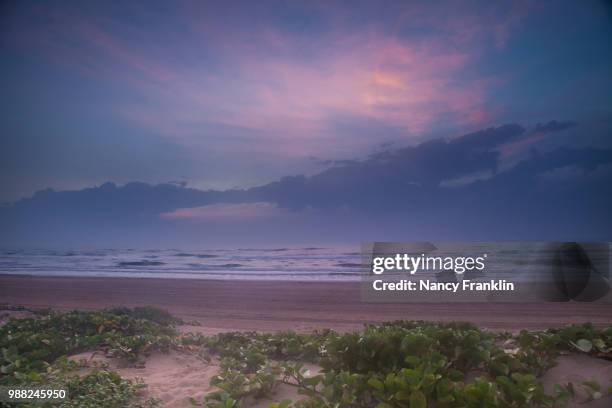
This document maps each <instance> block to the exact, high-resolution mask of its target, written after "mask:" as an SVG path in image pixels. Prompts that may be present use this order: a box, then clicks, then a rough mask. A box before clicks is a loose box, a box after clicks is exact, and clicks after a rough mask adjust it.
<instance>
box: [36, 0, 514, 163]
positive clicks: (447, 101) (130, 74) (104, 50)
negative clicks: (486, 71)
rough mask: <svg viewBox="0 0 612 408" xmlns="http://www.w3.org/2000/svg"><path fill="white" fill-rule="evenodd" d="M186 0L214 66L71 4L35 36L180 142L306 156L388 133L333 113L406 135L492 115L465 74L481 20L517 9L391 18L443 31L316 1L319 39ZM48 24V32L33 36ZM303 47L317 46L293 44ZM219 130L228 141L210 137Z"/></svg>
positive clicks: (508, 23) (501, 26) (504, 23)
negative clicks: (384, 24)
mask: <svg viewBox="0 0 612 408" xmlns="http://www.w3.org/2000/svg"><path fill="white" fill-rule="evenodd" d="M187 7H188V9H187V10H185V12H184V16H183V18H184V19H185V23H186V25H187V26H188V27H189V28H190V29H191V30H192V33H193V38H191V39H190V40H191V42H190V44H191V45H192V47H193V49H196V50H199V49H200V48H201V49H205V50H206V52H207V53H208V54H209V55H210V57H209V58H212V61H214V64H212V66H216V67H221V69H219V68H212V66H211V65H209V64H208V62H207V60H197V59H195V60H192V59H189V60H187V59H185V60H181V59H176V58H174V56H175V54H174V53H172V52H169V51H173V50H172V49H171V48H169V47H168V44H163V43H161V44H160V43H157V42H153V41H149V42H147V41H143V40H142V39H146V38H147V33H146V32H139V31H138V30H137V29H131V30H130V31H128V33H129V34H131V35H133V36H136V37H137V38H139V41H136V42H134V41H130V39H129V36H126V33H125V30H121V28H125V27H121V26H119V27H118V26H117V25H116V24H113V22H109V21H107V20H102V19H97V18H96V17H95V16H87V17H85V16H80V15H77V14H75V13H74V12H67V11H64V12H63V13H58V17H57V19H56V24H52V25H50V26H47V27H44V26H43V27H40V28H38V29H37V30H38V31H37V33H38V34H37V35H36V36H35V37H36V38H38V39H39V41H43V43H40V44H38V46H39V47H40V48H42V49H44V50H45V51H44V52H45V53H47V54H48V55H49V54H50V55H52V58H53V59H54V60H56V61H61V63H62V64H63V65H64V66H66V67H70V68H71V69H76V70H79V71H80V72H82V73H85V74H86V75H89V76H93V77H94V78H95V79H97V80H99V81H101V82H102V83H106V84H109V86H112V87H116V88H118V89H121V90H122V92H123V93H125V91H126V90H128V91H130V92H131V94H132V95H133V97H132V98H123V99H118V100H117V101H115V103H114V110H115V112H116V113H117V114H118V115H120V117H121V118H123V119H125V120H127V121H129V122H130V123H133V124H135V125H137V126H139V127H142V128H144V129H146V130H147V131H151V132H155V133H156V134H161V135H164V136H166V137H168V138H172V139H173V140H175V141H177V142H179V143H181V144H184V145H187V146H199V145H202V144H206V140H207V139H210V140H213V142H211V143H210V148H211V149H230V150H231V149H236V148H238V149H246V150H248V151H255V152H256V151H259V150H261V151H267V152H269V153H270V154H277V155H284V156H287V157H306V156H310V155H321V154H324V153H325V154H326V155H338V154H340V153H341V152H343V151H344V152H345V151H346V149H347V147H352V148H356V149H362V150H365V148H366V147H367V146H368V145H370V146H371V145H375V144H377V143H378V142H379V140H378V137H381V136H383V137H384V135H376V134H373V135H371V136H370V137H369V138H362V139H357V138H354V137H350V136H349V137H348V138H346V139H345V140H342V137H339V136H338V135H337V134H335V132H336V130H335V129H334V128H333V126H332V124H330V118H331V117H333V116H334V115H347V116H354V117H359V118H364V119H370V120H373V121H378V122H380V123H384V124H385V125H387V126H390V127H394V128H398V129H402V130H404V131H405V133H406V135H407V137H410V136H408V135H412V136H413V137H418V136H420V135H421V134H423V133H425V132H427V131H428V130H429V129H431V128H432V127H433V126H436V125H437V124H438V122H439V121H440V118H446V119H445V120H452V121H454V122H455V123H456V124H457V125H459V126H467V127H469V126H477V125H482V124H485V123H486V122H488V121H492V120H493V119H494V117H495V112H494V111H492V110H491V109H489V108H487V107H486V106H485V105H486V94H487V91H488V88H489V87H490V86H491V83H492V81H491V80H490V79H488V78H478V79H467V78H468V76H466V75H465V73H466V71H467V70H469V68H470V64H472V63H473V60H474V57H475V56H476V55H475V54H477V52H478V49H479V45H478V41H479V40H478V38H480V36H482V34H483V31H486V32H488V33H489V36H490V37H492V38H496V37H499V38H502V37H503V41H505V38H507V35H508V33H509V32H510V28H511V27H512V26H513V25H514V24H515V21H516V20H517V19H518V17H512V18H510V17H508V18H507V19H501V20H500V19H498V18H497V19H496V18H491V21H492V22H491V24H488V23H486V24H481V25H478V24H474V20H475V19H477V21H481V22H482V21H485V22H486V21H487V20H486V19H485V20H483V19H482V18H477V17H478V16H473V15H469V14H465V13H463V12H462V11H461V10H460V8H459V9H457V10H451V11H450V12H449V11H446V10H440V11H441V12H432V9H431V7H434V9H435V6H427V7H425V6H418V5H417V6H414V5H413V6H410V7H406V11H405V13H404V14H403V15H400V16H398V19H397V23H396V26H397V28H398V29H399V28H400V27H401V26H403V25H406V24H408V25H409V24H414V21H420V22H422V23H423V24H427V25H431V26H432V27H436V28H437V29H439V30H440V32H441V33H442V34H441V35H439V36H437V37H436V36H434V37H432V38H428V39H427V40H416V39H406V38H403V37H401V36H399V35H396V34H395V33H394V32H393V31H389V30H385V29H381V28H380V27H378V28H377V27H375V26H373V25H367V26H365V27H364V28H363V30H359V31H355V30H350V29H347V28H346V27H345V26H344V25H343V24H342V19H341V18H338V13H339V12H338V10H336V9H333V7H332V6H325V5H317V6H316V7H323V8H325V7H329V8H330V13H331V14H332V15H336V17H337V20H338V23H337V26H335V28H334V29H333V30H332V32H331V33H329V34H328V35H327V36H326V37H323V38H321V39H319V41H318V46H317V47H318V48H314V47H313V46H312V45H311V44H308V42H305V41H304V39H303V38H301V37H299V36H297V35H292V34H290V33H287V32H284V31H282V30H281V29H279V28H278V27H271V26H268V25H266V24H262V23H257V22H256V23H253V28H252V29H251V30H249V31H244V32H242V31H240V30H229V29H228V28H227V27H226V26H225V25H223V24H221V23H219V21H217V19H215V18H213V17H212V16H210V15H208V14H206V13H202V10H199V9H198V7H199V6H198V5H197V4H196V5H188V6H187ZM190 7H195V9H192V8H190ZM313 7H315V6H313ZM434 11H435V10H434ZM442 11H444V12H442ZM519 11H520V10H519ZM433 16H435V18H433ZM512 16H520V13H519V12H518V11H517V12H516V13H513V14H512ZM480 17H481V16H480ZM494 23H495V24H494ZM118 32H120V33H122V35H119V34H118ZM45 33H51V34H52V36H51V38H52V39H51V40H40V39H41V38H47V37H48V36H45V35H44V34H45ZM500 33H501V34H500ZM75 39H76V40H75ZM500 41H502V40H500ZM143 44H144V45H143ZM137 45H138V46H137ZM302 48H304V49H305V51H307V52H308V53H310V54H312V58H306V57H302V56H300V53H299V52H298V51H299V50H300V49H302ZM211 123H215V124H218V125H220V126H226V127H228V128H229V127H231V128H236V129H242V130H244V132H242V133H241V137H240V138H239V139H238V138H237V139H236V140H237V141H236V144H234V142H233V141H232V140H231V139H228V138H227V137H226V136H225V135H219V134H218V133H216V131H215V130H214V129H213V130H211V128H210V124H211ZM345 136H346V135H345ZM220 138H222V139H223V140H224V144H223V146H222V145H221V144H218V143H216V142H214V140H219V139H220ZM330 150H331V151H330Z"/></svg>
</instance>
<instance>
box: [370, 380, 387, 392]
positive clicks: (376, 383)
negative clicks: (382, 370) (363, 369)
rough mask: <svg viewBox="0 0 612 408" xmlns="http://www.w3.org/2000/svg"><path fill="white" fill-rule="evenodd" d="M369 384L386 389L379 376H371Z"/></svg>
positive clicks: (379, 389)
mask: <svg viewBox="0 0 612 408" xmlns="http://www.w3.org/2000/svg"><path fill="white" fill-rule="evenodd" d="M368 385H369V386H370V387H372V388H374V389H376V390H378V391H382V390H384V389H385V385H384V384H383V382H382V381H380V380H379V379H378V378H370V379H369V380H368Z"/></svg>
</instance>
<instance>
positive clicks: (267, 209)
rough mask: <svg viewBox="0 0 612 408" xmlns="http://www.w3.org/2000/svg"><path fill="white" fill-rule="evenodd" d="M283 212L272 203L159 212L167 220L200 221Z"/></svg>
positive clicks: (236, 219) (270, 215)
mask: <svg viewBox="0 0 612 408" xmlns="http://www.w3.org/2000/svg"><path fill="white" fill-rule="evenodd" d="M284 214H285V211H284V210H282V209H280V208H278V207H277V206H276V205H275V204H273V203H267V202H258V203H240V204H227V203H221V204H211V205H205V206H202V207H192V208H178V209H176V210H174V211H172V212H167V213H163V214H161V217H162V218H165V219H169V220H200V221H244V220H249V219H260V218H272V217H279V216H282V215H284Z"/></svg>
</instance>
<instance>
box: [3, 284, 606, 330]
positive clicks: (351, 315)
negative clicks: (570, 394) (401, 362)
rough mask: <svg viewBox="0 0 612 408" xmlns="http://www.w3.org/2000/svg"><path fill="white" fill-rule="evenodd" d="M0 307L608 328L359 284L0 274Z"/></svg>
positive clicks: (250, 320)
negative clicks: (363, 289)
mask: <svg viewBox="0 0 612 408" xmlns="http://www.w3.org/2000/svg"><path fill="white" fill-rule="evenodd" d="M0 303H5V304H11V305H23V306H26V307H31V308H54V309H58V310H71V309H83V310H91V309H99V308H105V307H109V306H128V307H134V306H144V305H151V306H157V307H160V308H163V309H165V310H167V311H169V312H171V313H173V314H175V315H177V316H180V317H182V318H183V319H186V320H195V321H198V322H199V323H201V325H202V330H210V331H227V330H260V331H266V330H283V329H293V330H300V331H308V330H312V329H315V328H325V327H328V328H334V329H337V330H352V329H357V328H360V327H361V326H362V325H363V324H364V323H368V322H381V321H389V320H397V319H405V320H415V319H416V320H442V321H448V320H463V321H470V322H473V323H476V324H477V325H479V326H481V327H483V328H488V329H495V330H512V331H514V330H520V329H544V328H550V327H556V326H564V325H567V324H570V323H583V322H587V321H588V322H592V323H594V324H598V325H608V324H611V323H612V305H610V304H605V303H576V302H571V303H537V304H536V303H534V304H527V303H510V304H503V303H486V304H484V303H477V304H476V303H453V304H448V303H446V304H445V303H424V304H416V303H384V304H383V303H365V302H362V301H361V296H360V286H359V283H330V282H324V283H323V282H273V281H271V282H263V281H214V280H187V279H150V278H94V277H91V278H90V277H87V278H85V277H83V278H81V277H78V278H76V277H41V276H17V275H0Z"/></svg>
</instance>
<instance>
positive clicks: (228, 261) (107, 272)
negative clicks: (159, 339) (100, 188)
mask: <svg viewBox="0 0 612 408" xmlns="http://www.w3.org/2000/svg"><path fill="white" fill-rule="evenodd" d="M435 244H436V246H437V247H436V248H435V249H434V250H432V251H431V252H428V255H434V256H442V257H444V256H481V255H483V254H487V256H488V257H487V261H486V270H485V271H484V272H486V276H485V275H482V274H479V273H476V274H471V276H470V274H467V273H466V274H465V275H462V276H457V278H460V279H473V278H485V279H488V278H494V279H508V280H510V281H521V280H527V281H529V280H534V279H536V278H537V277H538V276H543V275H542V274H544V275H546V276H549V275H550V271H551V260H553V259H554V256H553V255H554V252H555V250H554V245H553V246H552V247H551V244H550V243H536V242H505V243H504V242H497V243H492V242H488V243H487V242H482V243H478V242H471V243H437V242H436V243H435ZM585 245H586V246H585V248H586V250H587V254H589V256H590V261H589V262H590V265H592V267H593V268H594V269H595V270H596V271H597V272H598V274H599V275H601V276H602V277H603V278H605V279H606V280H609V279H610V278H611V276H610V265H612V259H611V258H610V256H611V255H610V254H611V253H612V252H611V251H610V249H609V248H610V246H609V244H607V243H604V244H603V249H602V246H601V244H597V246H596V247H595V248H594V249H593V248H590V246H589V245H588V244H585ZM551 248H552V249H551ZM417 255H418V254H417ZM361 262H362V255H361V246H360V245H353V246H349V245H346V246H337V247H287V248H234V249H199V250H182V249H86V250H50V249H28V250H26V249H0V273H5V274H22V275H47V276H105V277H113V276H115V277H157V278H184V279H220V280H284V281H288V280H293V281H359V280H361V279H362V277H363V269H362V267H361ZM437 272H439V271H435V270H433V271H419V272H418V273H419V277H421V278H436V279H437V280H445V279H447V278H448V276H445V275H444V273H443V274H442V275H441V274H439V273H437ZM391 273H392V272H385V276H387V277H389V275H390V274H391ZM402 273H404V272H402ZM446 274H447V275H448V273H446ZM451 274H452V273H451ZM396 276H397V277H398V278H400V277H402V275H401V273H397V275H396ZM451 278H452V277H451Z"/></svg>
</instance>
